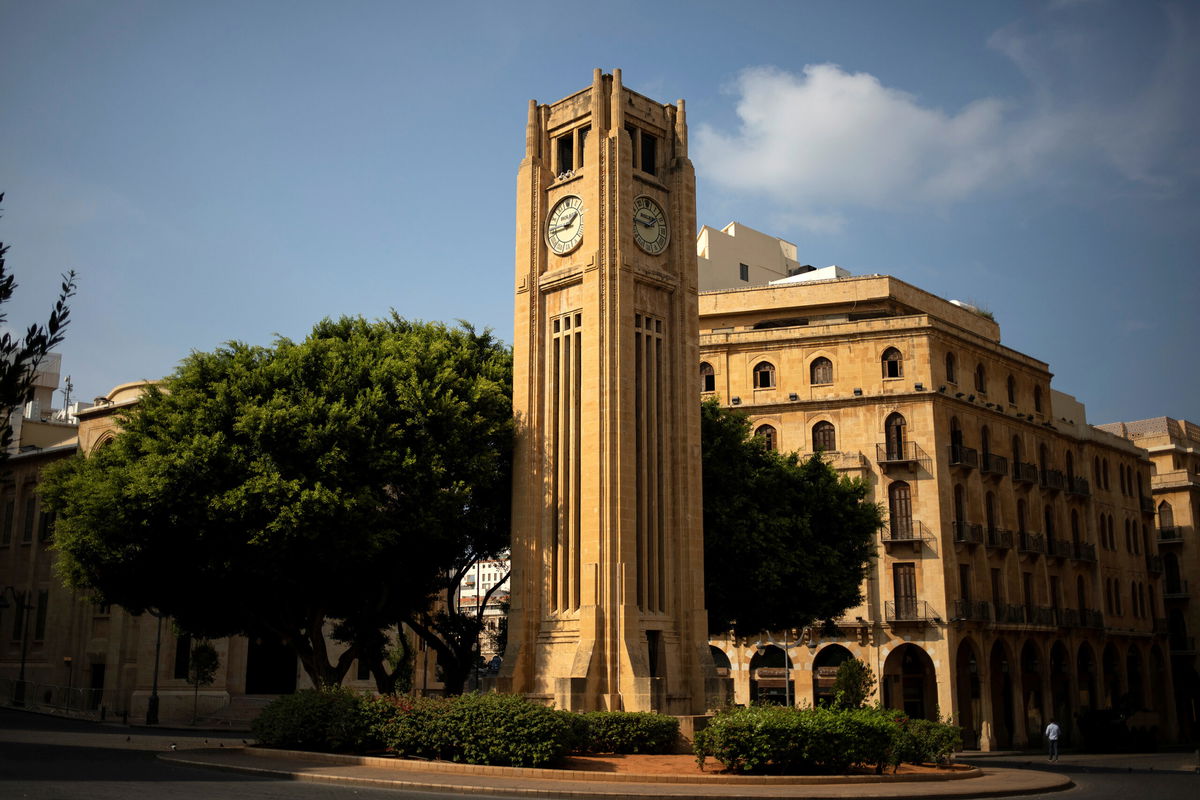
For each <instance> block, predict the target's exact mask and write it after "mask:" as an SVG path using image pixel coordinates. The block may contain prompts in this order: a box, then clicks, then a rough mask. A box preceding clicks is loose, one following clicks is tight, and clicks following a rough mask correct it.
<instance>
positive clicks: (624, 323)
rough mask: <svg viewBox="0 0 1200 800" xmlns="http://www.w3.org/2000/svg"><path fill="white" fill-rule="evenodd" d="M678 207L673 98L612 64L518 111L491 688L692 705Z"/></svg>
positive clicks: (688, 405) (696, 598) (683, 269)
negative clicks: (507, 443) (499, 635)
mask: <svg viewBox="0 0 1200 800" xmlns="http://www.w3.org/2000/svg"><path fill="white" fill-rule="evenodd" d="M695 198H696V179H695V171H694V170H693V168H692V163H691V161H689V160H688V154H687V123H686V119H685V116H684V106H683V101H679V103H678V104H677V105H664V104H662V103H657V102H655V101H653V100H651V99H650V98H648V97H644V96H643V95H640V94H638V93H637V92H634V91H631V90H629V89H626V88H625V87H624V86H622V84H621V72H620V70H613V73H612V74H611V75H605V74H602V73H601V71H600V70H596V71H595V74H594V76H593V78H592V85H591V86H590V87H589V88H586V89H584V90H582V91H580V92H577V93H575V94H573V95H571V96H570V97H567V98H565V99H563V100H560V101H558V102H557V103H552V104H550V105H538V104H537V102H536V101H530V104H529V120H528V124H527V126H526V132H525V158H524V160H522V162H521V166H520V170H519V172H518V179H517V253H516V286H515V289H516V314H515V321H514V335H513V348H514V362H515V363H514V374H513V408H514V413H515V415H516V424H517V438H516V453H515V456H514V458H515V469H514V478H513V519H512V522H513V530H512V566H513V573H512V580H511V589H512V594H511V608H510V612H509V623H508V648H507V650H506V651H505V656H504V665H503V667H502V670H501V674H500V688H501V689H502V690H505V691H513V692H520V693H523V694H526V695H529V696H532V697H536V698H540V699H544V700H546V701H547V702H550V701H552V702H554V703H555V704H556V706H557V707H558V708H564V709H570V710H575V711H587V710H595V709H611V710H619V709H623V710H628V711H651V710H653V711H660V712H664V713H672V714H695V713H701V712H703V711H704V710H705V707H706V694H705V684H706V679H707V678H708V677H709V676H710V675H711V674H712V666H711V659H710V657H709V650H708V636H707V619H706V614H705V610H704V562H703V547H704V543H703V534H702V527H701V525H702V522H701V496H700V421H699V401H698V396H697V391H696V386H695V384H696V380H697V372H696V371H697V368H698V367H697V365H698V364H699V350H698V339H699V333H698V322H699V318H698V313H697V301H696V283H697V279H696V247H695V241H694V238H693V237H694V235H695V230H696V199H695Z"/></svg>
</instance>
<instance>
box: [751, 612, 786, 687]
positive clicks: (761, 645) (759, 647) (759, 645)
mask: <svg viewBox="0 0 1200 800" xmlns="http://www.w3.org/2000/svg"><path fill="white" fill-rule="evenodd" d="M790 633H791V631H789V630H786V629H785V630H784V632H783V644H782V645H780V644H779V642H777V641H775V638H774V637H773V636H771V634H770V633H768V634H766V637H767V643H769V644H773V645H775V646H776V647H780V646H782V648H783V703H784V705H787V706H790V705H791V704H792V656H791V653H789V652H788V648H789V647H790V646H791V645H790V644H788V641H789V639H790V638H791V637H790V636H789V634H790ZM754 647H755V649H756V650H758V652H759V653H760V654H761V653H763V652H764V651H765V650H766V649H767V645H766V644H764V643H763V640H762V639H759V640H758V641H757V642H755V643H754Z"/></svg>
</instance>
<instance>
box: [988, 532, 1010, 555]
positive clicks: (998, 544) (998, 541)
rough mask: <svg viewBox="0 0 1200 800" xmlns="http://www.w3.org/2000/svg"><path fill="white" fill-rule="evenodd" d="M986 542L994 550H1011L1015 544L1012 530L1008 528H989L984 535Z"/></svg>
mask: <svg viewBox="0 0 1200 800" xmlns="http://www.w3.org/2000/svg"><path fill="white" fill-rule="evenodd" d="M984 544H986V545H987V546H988V547H989V548H991V549H993V550H1011V549H1012V546H1013V535H1012V531H1010V530H1007V529H1006V528H988V529H987V532H986V533H985V535H984Z"/></svg>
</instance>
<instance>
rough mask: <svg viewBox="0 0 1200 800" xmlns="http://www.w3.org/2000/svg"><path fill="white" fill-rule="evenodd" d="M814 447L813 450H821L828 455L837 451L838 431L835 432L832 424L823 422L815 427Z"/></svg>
mask: <svg viewBox="0 0 1200 800" xmlns="http://www.w3.org/2000/svg"><path fill="white" fill-rule="evenodd" d="M812 447H813V450H821V451H823V452H826V453H832V452H833V451H834V450H837V431H836V430H834V427H833V423H832V422H825V421H821V422H818V423H817V424H816V425H813V429H812Z"/></svg>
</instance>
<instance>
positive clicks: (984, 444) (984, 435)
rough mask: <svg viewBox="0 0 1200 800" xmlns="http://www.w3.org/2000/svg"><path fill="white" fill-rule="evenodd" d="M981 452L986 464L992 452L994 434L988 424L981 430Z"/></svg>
mask: <svg viewBox="0 0 1200 800" xmlns="http://www.w3.org/2000/svg"><path fill="white" fill-rule="evenodd" d="M979 452H980V453H982V454H983V460H984V462H985V464H986V462H987V457H988V456H990V455H991V454H992V436H991V433H990V431H988V426H987V425H984V426H983V428H982V429H981V430H980V431H979Z"/></svg>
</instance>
